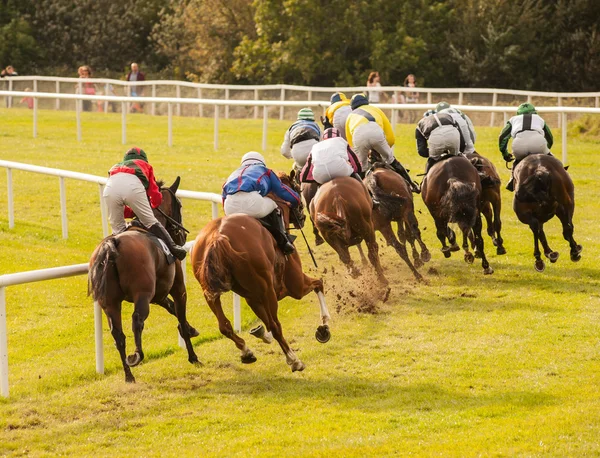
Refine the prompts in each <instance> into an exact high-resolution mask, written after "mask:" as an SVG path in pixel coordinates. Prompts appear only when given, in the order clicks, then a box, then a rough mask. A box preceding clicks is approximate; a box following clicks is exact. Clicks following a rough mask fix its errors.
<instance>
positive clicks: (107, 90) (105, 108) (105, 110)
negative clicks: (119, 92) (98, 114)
mask: <svg viewBox="0 0 600 458" xmlns="http://www.w3.org/2000/svg"><path fill="white" fill-rule="evenodd" d="M109 90H110V85H109V84H108V83H106V84H105V85H104V95H110V93H109ZM106 113H108V100H105V101H104V114H106Z"/></svg>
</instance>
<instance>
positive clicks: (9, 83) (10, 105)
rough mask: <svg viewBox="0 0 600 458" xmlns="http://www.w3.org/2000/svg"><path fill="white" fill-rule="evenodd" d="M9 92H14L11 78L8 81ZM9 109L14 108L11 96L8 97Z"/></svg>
mask: <svg viewBox="0 0 600 458" xmlns="http://www.w3.org/2000/svg"><path fill="white" fill-rule="evenodd" d="M8 90H9V91H12V90H13V82H12V79H11V78H9V79H8ZM8 108H12V96H10V95H9V96H8Z"/></svg>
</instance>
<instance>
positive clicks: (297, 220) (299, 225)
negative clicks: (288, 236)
mask: <svg viewBox="0 0 600 458" xmlns="http://www.w3.org/2000/svg"><path fill="white" fill-rule="evenodd" d="M292 214H293V215H294V219H295V220H296V224H298V228H299V229H300V232H301V233H302V237H303V238H304V241H305V242H306V248H308V252H309V253H310V257H311V258H312V261H313V264H314V265H315V267H316V268H317V269H318V268H319V266H318V265H317V260H316V259H315V255H314V254H313V252H312V250H311V249H310V245H309V244H308V240H306V235H304V231H303V230H302V225H301V224H300V220H299V219H298V215H296V214H295V213H294V212H292Z"/></svg>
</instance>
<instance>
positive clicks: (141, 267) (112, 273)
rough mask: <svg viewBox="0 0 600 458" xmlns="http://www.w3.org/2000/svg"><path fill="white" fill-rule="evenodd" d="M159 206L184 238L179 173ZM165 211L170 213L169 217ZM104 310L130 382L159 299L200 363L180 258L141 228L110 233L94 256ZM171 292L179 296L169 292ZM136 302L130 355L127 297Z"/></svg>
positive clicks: (93, 274)
mask: <svg viewBox="0 0 600 458" xmlns="http://www.w3.org/2000/svg"><path fill="white" fill-rule="evenodd" d="M159 186H160V187H161V194H162V196H163V200H162V203H161V204H160V207H159V209H160V210H162V213H161V212H160V211H158V209H154V214H155V216H156V218H157V219H158V220H159V221H160V222H161V224H163V226H165V228H166V229H167V231H168V232H169V234H170V235H171V237H172V238H173V240H174V241H175V243H177V244H179V245H183V244H184V243H185V238H186V235H185V232H184V230H183V226H181V202H180V201H179V199H178V198H177V197H176V196H175V192H176V191H177V188H178V187H179V177H177V179H176V180H175V182H174V183H173V185H171V186H170V187H168V188H163V187H162V183H160V182H159ZM164 215H167V216H169V219H167V218H166V217H165V216H164ZM90 293H91V294H92V296H93V298H94V300H95V301H97V302H98V304H99V305H100V307H102V309H103V310H104V313H105V314H106V318H107V319H108V324H109V327H110V330H111V333H112V336H113V338H114V339H115V344H116V346H117V350H118V351H119V355H120V356H121V362H122V364H123V370H124V371H125V381H126V382H135V378H134V376H133V374H132V373H131V369H130V368H131V367H134V366H137V365H138V364H139V363H141V362H142V360H143V359H144V352H143V350H142V330H143V329H144V321H146V318H148V315H149V313H150V304H151V303H152V304H158V305H160V306H162V307H164V308H165V309H167V311H168V312H169V313H171V314H173V315H175V316H176V317H177V320H178V321H179V326H178V328H179V333H180V334H181V337H183V340H184V341H185V346H186V349H187V352H188V361H189V362H190V363H198V357H197V356H196V353H194V349H193V347H192V343H191V341H190V334H191V333H193V334H194V335H197V332H196V330H195V329H193V328H192V327H191V326H190V325H189V323H188V322H187V319H186V301H187V294H186V289H185V282H184V279H183V271H182V267H181V262H180V261H179V260H175V262H174V263H172V264H168V263H167V259H166V257H165V254H164V253H163V251H162V249H160V248H158V247H157V246H156V245H155V243H154V242H153V241H152V240H151V239H150V236H149V235H148V234H147V233H146V232H145V231H143V230H141V229H139V228H131V229H130V230H128V231H126V232H122V233H120V234H118V235H111V236H108V237H106V238H105V239H104V240H103V241H102V242H100V245H98V246H97V247H96V249H95V250H94V253H93V254H92V258H91V259H90V269H89V274H88V295H89V294H90ZM168 295H171V297H172V298H173V300H174V301H171V300H170V299H169V298H168V297H167V296H168ZM124 300H125V301H128V302H133V304H134V311H133V315H132V329H133V335H134V339H135V353H133V354H131V355H129V356H127V357H126V356H125V350H126V349H125V334H124V333H123V323H122V318H121V304H122V302H123V301H124Z"/></svg>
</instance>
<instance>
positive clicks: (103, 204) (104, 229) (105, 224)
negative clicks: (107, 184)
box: [98, 184, 108, 237]
mask: <svg viewBox="0 0 600 458" xmlns="http://www.w3.org/2000/svg"><path fill="white" fill-rule="evenodd" d="M98 187H99V188H100V214H101V215H102V235H103V236H104V237H108V221H107V220H106V216H107V213H108V212H107V209H106V202H105V201H104V185H102V184H98Z"/></svg>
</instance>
